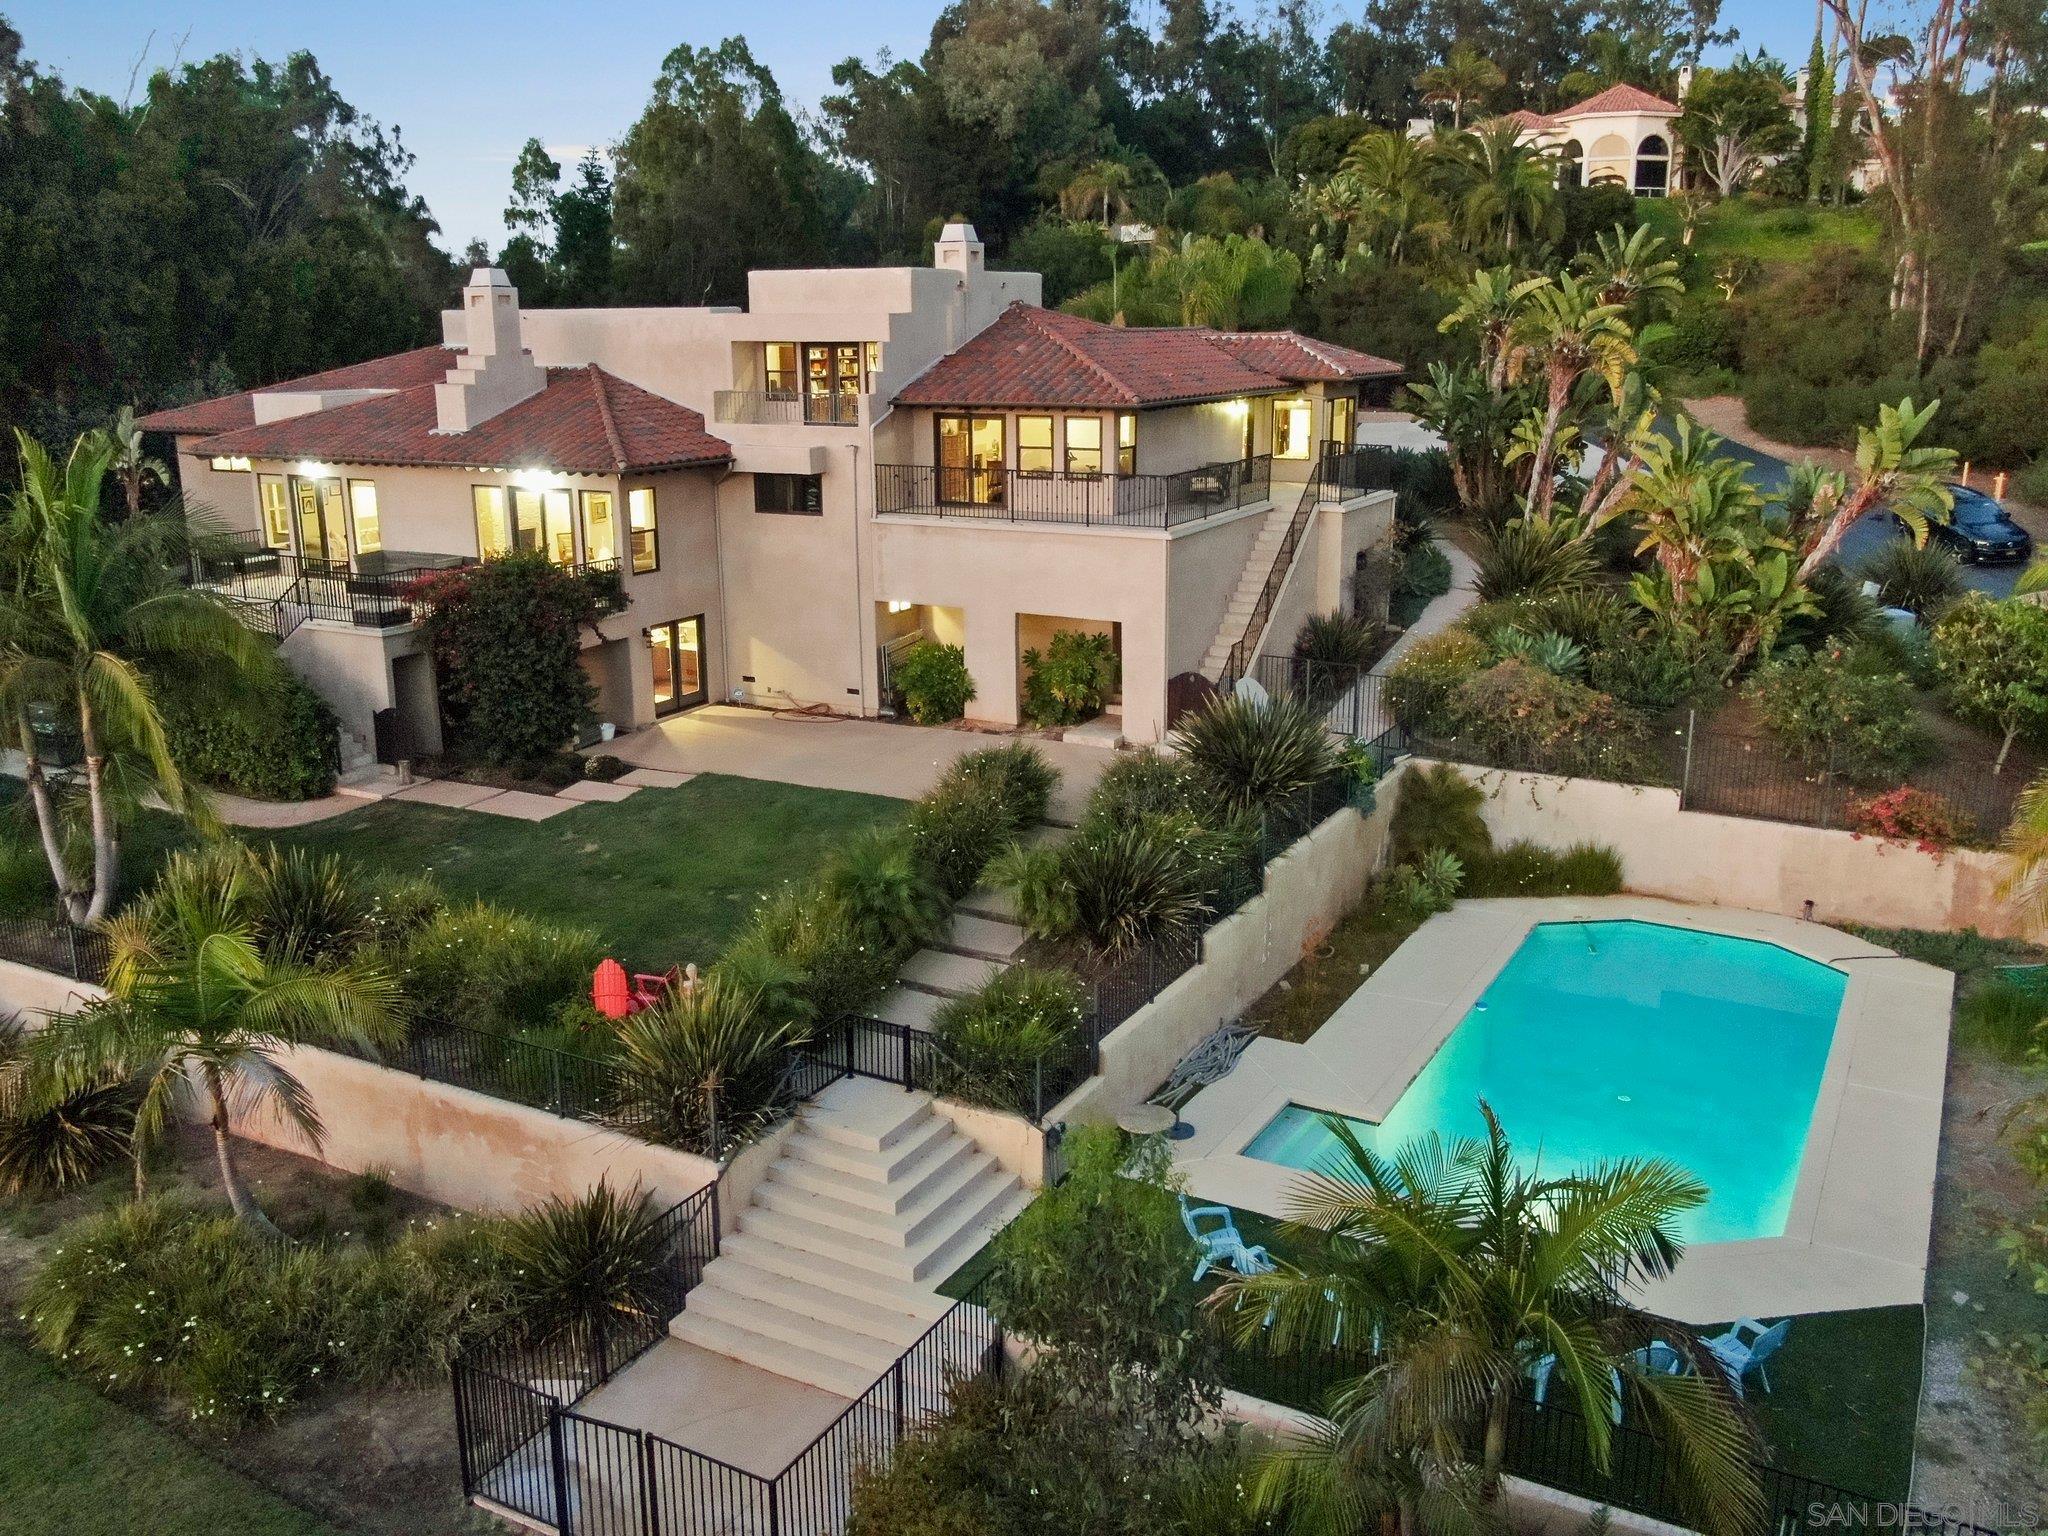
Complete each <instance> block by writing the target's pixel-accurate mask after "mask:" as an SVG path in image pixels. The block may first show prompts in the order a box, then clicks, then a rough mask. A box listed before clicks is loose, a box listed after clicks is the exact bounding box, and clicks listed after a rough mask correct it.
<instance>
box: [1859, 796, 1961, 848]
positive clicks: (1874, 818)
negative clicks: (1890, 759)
mask: <svg viewBox="0 0 2048 1536" xmlns="http://www.w3.org/2000/svg"><path fill="white" fill-rule="evenodd" d="M1848 811H1849V830H1850V831H1851V832H1853V833H1855V834H1856V836H1858V837H1881V838H1883V839H1885V841H1887V842H1894V843H1911V844H1913V846H1914V847H1916V848H1918V849H1919V850H1920V851H1921V852H1922V853H1934V854H1939V853H1945V852H1946V851H1948V850H1949V849H1950V848H1953V847H1954V846H1955V845H1956V844H1957V843H1959V842H1962V841H1964V840H1966V839H1967V838H1968V837H1969V836H1970V833H1971V831H1972V827H1971V824H1970V818H1969V817H1968V816H1967V815H1965V814H1964V813H1963V812H1962V811H1959V810H1957V809H1956V807H1955V806H1953V805H1951V804H1949V802H1948V801H1947V800H1944V799H1943V798H1942V797H1941V796H1940V795H1937V794H1936V793H1935V792H1934V791H1933V790H1931V789H1919V788H1916V787H1915V786H1914V785H1911V784H1901V785H1900V786H1899V787H1898V788H1897V789H1888V790H1886V791H1885V792H1884V793H1883V794H1881V795H1872V796H1870V797H1869V798H1868V799H1852V800H1851V801H1850V802H1849V807H1848Z"/></svg>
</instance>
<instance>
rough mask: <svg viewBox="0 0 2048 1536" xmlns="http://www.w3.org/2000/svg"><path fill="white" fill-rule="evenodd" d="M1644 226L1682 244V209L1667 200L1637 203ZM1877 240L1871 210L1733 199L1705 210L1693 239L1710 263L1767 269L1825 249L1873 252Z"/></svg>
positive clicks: (1642, 200)
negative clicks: (1738, 262) (1741, 262)
mask: <svg viewBox="0 0 2048 1536" xmlns="http://www.w3.org/2000/svg"><path fill="white" fill-rule="evenodd" d="M1636 210H1637V213H1638V215H1639V216H1640V217H1641V219H1642V220H1643V222H1644V223H1646V224H1648V225H1649V226H1650V227H1651V228H1652V229H1654V230H1656V231H1657V233H1658V234H1660V235H1662V236H1663V237H1664V238H1665V239H1666V240H1667V241H1669V242H1670V243H1671V244H1672V245H1676V244H1678V237H1679V219H1678V207H1677V205H1676V204H1674V203H1673V202H1671V200H1670V199H1668V198H1661V197H1659V198H1638V199H1637V200H1636ZM1877 236H1878V221H1877V216H1876V215H1875V214H1874V213H1872V212H1871V211H1870V210H1869V209H1868V208H1861V207H1858V208H1805V207H1784V206H1776V207H1773V206H1766V205H1761V204H1757V203H1752V202H1749V201H1747V200H1745V199H1741V198H1738V199H1735V200H1734V201H1732V202H1726V203H1719V204H1716V205H1714V206H1712V207H1710V208H1708V209H1706V210H1705V211H1704V212H1703V213H1702V214H1701V215H1700V220H1699V225H1698V227H1697V229H1696V230H1695V232H1694V235H1693V249H1694V250H1695V251H1696V252H1697V253H1698V254H1699V256H1700V257H1701V258H1702V259H1703V260H1704V261H1707V262H1713V261H1715V260H1717V259H1719V258H1721V257H1724V256H1735V257H1746V258H1747V259H1749V260H1751V261H1759V262H1764V263H1767V264H1775V263H1779V262H1797V261H1806V260H1808V259H1810V258H1811V257H1812V255H1813V253H1814V252H1815V251H1816V250H1818V249H1819V248H1820V247H1821V246H1824V245H1853V246H1859V247H1864V246H1870V245H1873V244H1875V243H1876V241H1877Z"/></svg>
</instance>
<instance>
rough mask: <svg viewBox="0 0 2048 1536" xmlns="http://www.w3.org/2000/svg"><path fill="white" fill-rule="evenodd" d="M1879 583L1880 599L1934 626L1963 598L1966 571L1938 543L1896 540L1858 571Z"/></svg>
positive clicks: (1891, 606)
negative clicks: (1945, 612) (1944, 613)
mask: <svg viewBox="0 0 2048 1536" xmlns="http://www.w3.org/2000/svg"><path fill="white" fill-rule="evenodd" d="M1858 574H1859V575H1860V576H1862V578H1863V579H1864V580H1865V581H1874V582H1876V583H1877V600H1878V601H1879V602H1881V603H1883V604H1885V605H1886V606H1887V607H1890V608H1904V609H1907V610H1909V611H1910V612H1911V613H1912V614H1913V616H1914V617H1915V618H1918V619H1920V620H1922V621H1923V622H1925V623H1929V624H1931V623H1933V622H1934V621H1935V620H1936V619H1938V618H1940V617H1941V615H1942V613H1943V612H1944V611H1945V610H1947V609H1948V608H1950V607H1952V606H1953V605H1954V604H1955V603H1956V601H1957V600H1958V599H1959V598H1961V597H1962V595H1963V590H1964V589H1963V568H1962V566H1961V565H1960V564H1959V563H1957V560H1956V557H1955V556H1954V555H1951V554H1950V553H1949V552H1948V551H1947V550H1945V549H1942V548H1940V547H1939V546H1938V545H1934V544H1915V543H1914V542H1913V541H1912V540H1911V539H1895V540H1893V541H1892V542H1891V543H1889V544H1886V545H1885V546H1883V547H1882V548H1881V549H1879V550H1878V551H1877V552H1876V553H1875V554H1873V555H1872V556H1871V557H1870V558H1869V559H1867V560H1865V561H1864V562H1863V566H1862V569H1861V570H1860V571H1859V572H1858Z"/></svg>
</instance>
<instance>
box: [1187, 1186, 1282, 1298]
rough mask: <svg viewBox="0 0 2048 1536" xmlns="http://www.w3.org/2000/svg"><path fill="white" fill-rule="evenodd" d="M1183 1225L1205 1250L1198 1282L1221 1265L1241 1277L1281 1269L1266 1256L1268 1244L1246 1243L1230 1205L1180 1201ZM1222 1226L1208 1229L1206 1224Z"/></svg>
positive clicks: (1199, 1266)
mask: <svg viewBox="0 0 2048 1536" xmlns="http://www.w3.org/2000/svg"><path fill="white" fill-rule="evenodd" d="M1180 1220H1181V1225H1182V1226H1184V1227H1186V1228H1187V1229H1188V1236H1189V1237H1191V1238H1193V1239H1194V1240H1195V1246H1196V1247H1197V1248H1200V1249H1201V1250H1202V1262H1201V1263H1199V1264H1197V1265H1196V1266H1195V1278H1196V1279H1197V1280H1200V1279H1201V1278H1202V1276H1204V1275H1206V1274H1207V1273H1209V1271H1210V1270H1211V1269H1214V1268H1215V1267H1217V1266H1218V1265H1223V1266H1225V1267H1228V1268H1230V1269H1234V1270H1236V1271H1237V1272H1238V1273H1239V1274H1240V1275H1269V1274H1271V1273H1272V1272H1273V1271H1274V1270H1275V1269H1277V1268H1279V1266H1278V1265H1277V1264H1275V1263H1274V1262H1273V1256H1272V1255H1271V1254H1270V1253H1268V1252H1266V1249H1265V1246H1264V1244H1261V1243H1250V1244H1248V1243H1246V1242H1245V1240H1244V1238H1243V1236H1242V1235H1241V1234H1240V1233H1239V1232H1238V1230H1237V1217H1236V1216H1235V1215H1233V1214H1232V1213H1231V1209H1230V1207H1229V1206H1227V1205H1195V1206H1191V1205H1189V1204H1188V1197H1187V1196H1186V1195H1182V1196H1181V1197H1180ZM1205 1221H1206V1222H1216V1223H1219V1225H1216V1226H1212V1227H1208V1228H1206V1229H1205V1228H1204V1227H1203V1225H1202V1223H1204V1222H1205Z"/></svg>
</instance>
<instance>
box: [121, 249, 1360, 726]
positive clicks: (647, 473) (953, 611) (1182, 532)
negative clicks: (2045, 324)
mask: <svg viewBox="0 0 2048 1536" xmlns="http://www.w3.org/2000/svg"><path fill="white" fill-rule="evenodd" d="M1040 297H1041V282H1040V279H1039V277H1038V276H1037V274H1035V273H1028V272H996V271H991V270H989V269H988V268H987V267H986V265H985V264H984V261H983V253H982V247H981V245H980V242H979V241H978V240H977V239H976V238H975V236H974V231H973V229H972V227H971V226H966V225H949V226H948V227H947V229H946V231H945V233H944V235H943V236H942V238H941V239H940V240H939V241H938V243H937V244H936V246H935V247H934V253H933V264H932V265H931V266H930V267H901V268H879V269H873V268H870V269H830V270H811V271H800V270H790V271H762V272H755V273H753V274H751V275H750V277H749V282H748V298H749V302H748V305H747V307H746V308H745V309H744V310H741V309H736V308H722V307H708V308H660V309H582V310H577V309H565V310H522V309H521V308H520V307H519V300H518V295H517V293H516V291H515V290H514V289H513V288H512V286H511V285H510V283H509V282H508V281H507V280H506V279H505V277H504V275H503V274H502V273H500V272H497V271H495V270H493V269H487V268H480V269H478V271H477V272H476V273H475V274H473V276H472V277H471V279H470V281H469V284H468V285H467V287H466V288H465V289H464V292H463V302H462V307H461V308H460V309H458V310H452V311H449V312H448V313H447V314H446V315H445V316H444V327H443V329H444V338H443V344H442V345H441V346H439V347H427V348H421V349H419V350H416V351H413V352H407V353H401V354H399V355H397V356H395V357H388V358H380V359H376V360H374V361H371V362H367V363H363V364H359V365H356V366H354V367H351V368H343V369H337V370H334V371H332V372H330V373H324V374H318V375H315V376H313V377H311V378H306V379H300V380H295V381H291V382H288V383H284V384H278V385H273V386H269V387H266V388H262V389H257V390H252V391H247V392H244V393H241V394H237V395H232V396H228V397H225V398H222V399H216V400H209V401H205V402H201V403H199V404H197V405H192V406H185V407H179V408H175V409H172V410H167V411H162V412H158V413H157V414H155V415H153V416H149V417H146V418H144V420H143V423H142V425H143V426H144V427H145V429H149V430H156V431H164V432H169V433H172V434H174V435H175V437H176V440H177V464H178V473H179V478H180V482H181V485H182V488H183V490H184V492H185V494H186V496H187V498H188V499H189V500H190V501H192V502H193V503H196V504H202V505H205V506H207V507H210V508H211V509H213V510H214V511H215V512H216V513H217V514H219V515H220V516H221V517H222V518H223V519H225V520H226V522H227V523H228V524H229V526H230V527H232V528H234V529H236V530H238V532H239V535H240V537H241V539H242V541H243V542H244V544H245V545H246V553H245V554H243V555H241V556H239V557H237V558H236V559H235V560H233V561H232V562H228V563H227V564H228V568H226V569H220V568H214V569H209V570H208V571H206V572H204V573H202V574H203V576H204V577H205V579H208V580H212V581H216V582H218V583H220V584H222V585H225V586H228V587H230V588H231V589H232V590H234V591H236V592H238V593H240V594H241V595H242V596H244V597H245V598H247V599H248V600H249V601H250V603H251V604H252V608H253V610H254V611H255V612H256V613H257V614H258V615H259V619H260V621H261V622H264V623H266V624H267V625H268V626H269V627H271V628H272V629H273V630H274V631H275V632H277V633H278V634H279V636H280V640H281V644H282V646H283V651H284V655H285V656H286V658H287V659H288V660H289V661H290V662H291V664H292V665H293V666H294V667H295V668H297V669H298V670H299V671H300V673H301V674H302V675H304V676H306V677H307V678H308V679H309V680H311V681H312V682H313V683H314V684H315V686H317V687H318V688H319V689H320V690H321V691H322V692H323V693H324V694H325V695H326V696H327V697H328V698H329V700H330V701H331V702H332V703H334V705H335V706H336V708H337V711H338V712H339V713H340V715H341V718H342V721H343V724H344V728H345V729H346V730H347V731H348V732H349V733H350V734H351V735H353V736H354V737H356V738H357V739H358V741H359V742H360V744H361V747H362V748H363V749H368V748H369V747H370V746H372V745H373V744H375V745H377V746H378V747H380V748H381V750H380V752H379V755H380V756H385V757H387V758H390V757H392V756H395V755H415V754H418V753H422V752H428V751H432V750H434V749H435V748H437V747H438V745H439V725H438V711H437V708H436V705H435V699H436V694H437V690H436V682H435V678H434V674H433V659H432V657H431V655H430V653H429V650H428V647H427V646H426V644H425V640H424V636H423V634H422V632H421V626H420V623H419V618H420V615H419V613H418V612H417V611H416V605H415V604H414V603H413V602H412V601H411V600H410V593H411V590H412V584H413V583H414V582H415V581H416V580H417V578H418V575H419V573H421V572H422V571H429V570H432V569H435V568H439V567H445V566H448V565H451V564H460V563H465V562H470V561H476V560H488V559H490V558H492V557H493V556H495V555H499V554H502V553H505V552H507V551H510V550H515V549H522V550H544V551H546V552H547V553H548V554H549V555H551V556H552V557H553V558H555V559H556V560H558V561H560V562H562V563H563V564H564V565H567V566H573V567H576V568H579V569H582V570H584V571H587V572H590V573H591V574H592V577H593V579H596V580H599V581H601V582H603V583H605V584H606V586H607V590H608V592H609V593H610V595H611V597H612V599H613V601H612V603H611V608H612V611H611V612H610V613H609V615H608V616H607V617H606V618H605V619H603V621H602V622H601V623H600V625H599V626H598V628H597V631H596V633H594V634H593V635H591V636H590V637H589V639H588V640H587V641H586V644H585V650H584V660H585V667H586V670H587V671H588V673H589V675H590V677H591V678H592V680H593V682H594V683H595V684H596V686H597V690H598V706H597V707H598V714H599V717H600V719H602V720H604V721H607V722H610V723H612V724H614V725H615V726H616V727H618V728H619V729H621V730H628V729H633V728H637V727H641V726H645V725H649V724H651V723H653V722H655V721H657V720H659V719H660V718H662V717H664V716H667V715H669V714H672V713H674V712H677V711H680V710H686V709H688V708H690V707H692V706H693V705H697V704H702V703H705V702H707V701H711V700H728V701H736V702H743V703H757V704H763V705H770V706H778V707H782V706H817V705H824V706H827V707H829V708H831V709H833V710H835V711H841V712H845V713H849V714H867V715H877V714H882V713H885V712H887V710H888V709H889V708H890V703H891V700H890V693H889V687H888V669H889V665H890V660H891V657H892V656H893V655H895V654H898V653H900V650H901V649H902V647H903V646H905V645H906V644H908V643H910V641H911V639H912V638H913V637H915V636H918V635H925V636H929V637H931V638H934V639H938V640H942V641H945V642H947V643H951V644H958V645H961V646H963V647H964V648H965V651H966V656H967V663H968V668H969V671H970V672H971V673H972V674H973V677H974V680H975V684H976V688H977V695H976V698H975V700H974V702H973V703H972V705H970V707H969V714H970V716H971V717H973V718H976V719H980V720H986V721H990V722H993V723H997V724H1014V723H1016V721H1017V720H1018V698H1019V691H1020V685H1021V682H1022V676H1023V670H1022V669H1023V663H1022V657H1023V654H1024V652H1025V651H1027V650H1029V649H1031V648H1033V647H1042V646H1043V645H1044V643H1045V641H1046V639H1047V638H1048V637H1049V636H1050V635H1051V634H1052V633H1054V632H1055V631H1057V630H1059V629H1086V630H1096V631H1101V632H1104V633H1108V634H1110V635H1112V636H1113V637H1114V638H1115V640H1116V644H1117V648H1118V652H1119V656H1120V659H1121V662H1122V675H1123V693H1122V699H1121V703H1120V709H1119V717H1118V718H1117V719H1116V720H1114V721H1112V722H1110V729H1111V733H1112V734H1120V735H1121V736H1122V737H1123V738H1125V739H1128V740H1132V741H1139V742H1144V741H1153V740H1156V739H1158V738H1159V736H1160V735H1161V734H1162V733H1163V732H1164V730H1165V728H1166V725H1167V717H1168V710H1167V693H1168V683H1169V680H1170V679H1172V678H1174V677H1176V676H1180V675H1182V674H1187V673H1201V674H1202V675H1205V676H1207V677H1209V678H1211V679H1214V678H1216V677H1218V676H1219V675H1220V674H1221V673H1222V672H1223V671H1224V670H1225V669H1226V668H1227V667H1228V666H1229V665H1230V663H1231V658H1232V655H1233V652H1234V653H1235V655H1236V656H1237V657H1238V658H1239V659H1240V662H1241V660H1242V658H1243V657H1245V656H1247V655H1252V654H1256V652H1257V650H1258V648H1259V646H1260V644H1261V643H1262V641H1263V642H1265V643H1267V644H1268V645H1271V644H1275V643H1278V642H1277V641H1273V640H1269V639H1268V638H1267V637H1270V636H1280V637H1291V635H1292V632H1293V630H1292V626H1294V625H1298V624H1299V622H1300V620H1301V618H1302V617H1303V616H1305V615H1306V614H1307V613H1309V612H1312V611H1315V612H1320V611H1328V610H1332V609H1336V608H1340V607H1342V606H1343V605H1344V604H1345V603H1346V602H1347V601H1348V592H1349V588H1350V582H1349V580H1348V576H1349V572H1350V570H1351V569H1352V568H1353V566H1354V565H1355V562H1356V561H1357V558H1358V556H1359V554H1360V552H1361V551H1363V550H1365V549H1367V548H1369V547H1371V546H1373V545H1376V544H1379V543H1381V542H1383V541H1385V540H1386V539H1387V538H1388V537H1390V534H1391V522H1392V497H1391V495H1390V494H1388V493H1385V492H1380V493H1377V494H1368V493H1366V492H1365V491H1364V490H1362V489H1361V488H1360V487H1359V485H1358V477H1357V475H1356V473H1355V470H1356V468H1357V460H1356V457H1355V456H1354V455H1351V454H1350V453H1349V450H1350V449H1351V448H1352V447H1353V444H1354V442H1355V433H1356V425H1357V421H1358V412H1359V407H1360V404H1361V402H1366V403H1370V401H1371V400H1372V399H1375V398H1378V395H1379V393H1380V392H1383V391H1384V390H1386V389H1387V388H1388V387H1389V386H1390V384H1391V381H1392V380H1394V379H1395V378H1397V377H1398V376H1399V374H1400V368H1399V366H1398V365H1397V364H1395V363H1391V362H1388V361H1386V360H1385V359H1382V358H1376V357H1372V356H1369V355H1367V354H1365V353H1361V352H1356V351H1352V350H1350V349H1347V348H1342V347H1336V346H1332V345H1329V344H1327V343H1323V342H1318V341H1314V340H1311V339H1309V338H1306V337H1302V336H1297V335H1295V334H1293V333H1291V332H1284V331H1276V332H1243V333H1232V332H1221V331H1215V330H1210V329H1206V328H1201V327H1179V328H1154V329H1146V328H1128V329H1127V328H1123V327H1116V326H1107V325H1100V324H1097V323H1095V322H1092V321H1087V320H1082V319H1079V318H1077V317H1074V316H1070V315H1064V314H1060V313H1057V312H1054V311H1050V310H1046V309H1044V308H1042V307H1041V306H1040V303H1039V300H1040ZM1347 466H1348V469H1349V470H1350V471H1352V472H1349V473H1347ZM1319 469H1320V470H1322V471H1323V474H1322V475H1321V476H1319V475H1318V470H1319ZM1254 627H1255V628H1257V629H1258V631H1259V633H1257V634H1248V633H1247V631H1248V630H1249V629H1251V628H1254Z"/></svg>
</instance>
